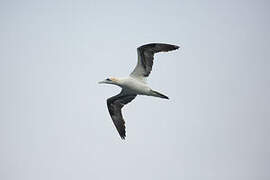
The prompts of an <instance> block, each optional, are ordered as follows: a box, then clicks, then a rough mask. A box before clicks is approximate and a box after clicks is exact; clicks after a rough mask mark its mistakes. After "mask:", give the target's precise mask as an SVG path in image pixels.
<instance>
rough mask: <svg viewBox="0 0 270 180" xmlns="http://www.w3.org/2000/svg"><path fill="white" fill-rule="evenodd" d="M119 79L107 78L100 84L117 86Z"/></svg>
mask: <svg viewBox="0 0 270 180" xmlns="http://www.w3.org/2000/svg"><path fill="white" fill-rule="evenodd" d="M118 81H119V80H118V79H117V78H114V77H111V78H107V79H105V80H104V81H100V82H99V84H117V83H118Z"/></svg>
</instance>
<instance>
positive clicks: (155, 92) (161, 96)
mask: <svg viewBox="0 0 270 180" xmlns="http://www.w3.org/2000/svg"><path fill="white" fill-rule="evenodd" d="M151 94H152V95H153V96H155V97H160V98H164V99H169V97H168V96H165V95H164V94H161V93H159V92H157V91H154V90H151Z"/></svg>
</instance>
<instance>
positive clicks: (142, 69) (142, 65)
mask: <svg viewBox="0 0 270 180" xmlns="http://www.w3.org/2000/svg"><path fill="white" fill-rule="evenodd" d="M178 48H179V46H176V45H171V44H162V43H151V44H146V45H143V46H140V47H138V48H137V54H138V62H137V65H136V67H135V69H134V70H133V71H132V73H131V74H130V75H131V76H133V77H137V78H145V77H148V76H149V74H150V73H151V71H152V67H153V61H154V54H155V53H159V52H168V51H172V50H176V49H178Z"/></svg>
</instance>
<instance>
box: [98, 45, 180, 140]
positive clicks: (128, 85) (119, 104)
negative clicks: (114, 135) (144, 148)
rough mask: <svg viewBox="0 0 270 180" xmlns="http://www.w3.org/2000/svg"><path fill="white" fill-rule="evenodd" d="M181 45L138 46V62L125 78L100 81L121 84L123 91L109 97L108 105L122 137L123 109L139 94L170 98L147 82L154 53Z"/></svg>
mask: <svg viewBox="0 0 270 180" xmlns="http://www.w3.org/2000/svg"><path fill="white" fill-rule="evenodd" d="M178 48H179V46H176V45H171V44H162V43H151V44H146V45H143V46H140V47H138V48H137V54H138V62H137V65H136V67H135V69H134V70H133V71H132V72H131V74H130V75H129V76H128V77H125V78H114V77H111V78H107V79H105V80H104V81H101V82H99V83H105V84H114V85H117V86H120V87H121V88H122V91H121V92H120V93H119V94H117V95H116V96H113V97H111V98H109V99H107V106H108V110H109V113H110V116H111V118H112V120H113V123H114V125H115V127H116V129H117V131H118V133H119V135H120V137H121V138H122V139H125V137H126V130H125V129H126V127H125V121H124V118H123V115H122V111H121V109H122V108H123V107H124V106H125V105H126V104H128V103H130V102H131V101H132V100H133V99H134V98H135V97H136V96H137V95H146V96H154V97H159V98H164V99H169V98H168V97H167V96H166V95H163V94H161V93H159V92H157V91H154V90H152V89H151V88H150V87H149V86H148V85H147V83H146V79H147V77H148V76H149V74H150V73H151V70H152V66H153V60H154V54H155V53H158V52H168V51H172V50H176V49H178Z"/></svg>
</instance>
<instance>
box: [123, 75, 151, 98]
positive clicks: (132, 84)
mask: <svg viewBox="0 0 270 180" xmlns="http://www.w3.org/2000/svg"><path fill="white" fill-rule="evenodd" d="M122 87H123V88H124V89H127V90H128V91H131V92H133V93H135V94H145V95H147V94H148V93H149V91H150V88H149V87H148V86H147V85H146V83H144V82H141V81H140V80H137V79H134V78H132V77H129V78H126V79H123V81H122Z"/></svg>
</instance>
